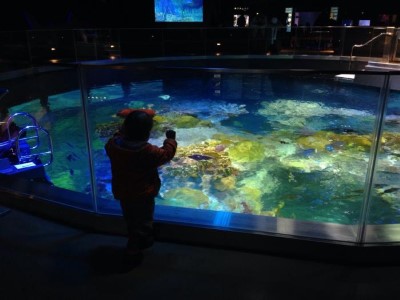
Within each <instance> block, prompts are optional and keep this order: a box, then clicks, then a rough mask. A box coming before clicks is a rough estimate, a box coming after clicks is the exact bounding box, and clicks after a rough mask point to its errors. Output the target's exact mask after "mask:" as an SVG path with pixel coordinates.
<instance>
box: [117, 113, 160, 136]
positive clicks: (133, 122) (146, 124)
mask: <svg viewBox="0 0 400 300" xmlns="http://www.w3.org/2000/svg"><path fill="white" fill-rule="evenodd" d="M152 128H153V118H152V116H150V115H149V114H147V113H145V112H144V111H133V112H131V113H130V114H128V115H127V116H126V118H125V121H124V123H123V125H122V132H123V134H124V135H125V137H126V139H128V140H138V141H147V140H148V139H149V138H150V131H151V129H152Z"/></svg>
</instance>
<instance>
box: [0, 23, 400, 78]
mask: <svg viewBox="0 0 400 300" xmlns="http://www.w3.org/2000/svg"><path fill="white" fill-rule="evenodd" d="M398 31H399V30H398V29H397V28H393V27H391V28H390V27H358V26H350V27H344V26H324V27H302V26H299V27H292V28H289V29H288V28H287V27H284V26H281V27H263V28H253V27H250V28H233V27H229V28H222V27H218V28H122V29H72V30H29V31H13V32H0V40H1V43H2V45H3V46H2V47H1V48H0V60H1V61H2V67H0V71H8V70H13V69H18V68H23V67H26V66H32V65H33V66H37V65H43V64H48V63H57V62H62V63H74V62H80V61H87V60H113V59H117V58H122V59H132V58H143V57H165V56H223V55H331V56H351V55H352V47H353V46H354V45H355V44H364V43H365V42H367V41H369V40H371V39H373V38H374V37H376V36H378V35H381V34H386V33H387V32H391V33H393V34H392V35H390V36H389V35H388V36H386V38H383V39H378V40H377V41H376V42H374V43H371V44H369V45H368V46H367V47H363V48H360V49H357V51H356V52H357V53H353V55H356V56H357V57H363V58H366V59H368V60H374V61H385V62H390V61H398V60H400V59H399V58H398V56H400V54H398V53H399V51H398V50H397V44H398V43H397V40H398V39H399V34H397V33H398Z"/></svg>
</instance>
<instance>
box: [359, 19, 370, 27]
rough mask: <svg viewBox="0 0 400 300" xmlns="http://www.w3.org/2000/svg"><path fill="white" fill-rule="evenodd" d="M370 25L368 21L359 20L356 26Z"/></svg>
mask: <svg viewBox="0 0 400 300" xmlns="http://www.w3.org/2000/svg"><path fill="white" fill-rule="evenodd" d="M370 24H371V22H370V20H359V21H358V26H369V25H370Z"/></svg>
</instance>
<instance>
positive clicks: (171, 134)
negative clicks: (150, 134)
mask: <svg viewBox="0 0 400 300" xmlns="http://www.w3.org/2000/svg"><path fill="white" fill-rule="evenodd" d="M165 136H166V137H167V139H173V140H174V139H175V138H176V132H175V131H173V130H172V129H168V130H167V132H166V133H165Z"/></svg>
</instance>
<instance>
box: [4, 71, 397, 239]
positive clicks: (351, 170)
mask: <svg viewBox="0 0 400 300" xmlns="http://www.w3.org/2000/svg"><path fill="white" fill-rule="evenodd" d="M138 72H139V73H138ZM129 74H130V73H126V74H122V71H121V70H120V69H118V68H115V69H113V68H105V69H104V70H103V69H101V70H98V69H95V70H93V69H91V68H87V69H85V70H84V75H83V77H84V78H90V80H89V79H87V82H90V84H89V83H88V84H87V86H84V87H83V88H81V89H79V88H78V89H73V90H68V91H64V92H62V93H56V94H51V95H49V96H48V98H47V101H46V103H45V104H44V103H43V100H41V99H38V98H34V99H24V100H25V101H22V102H23V103H20V104H18V105H14V106H12V107H10V108H9V110H10V113H17V112H25V113H28V114H30V115H32V116H34V117H35V118H36V120H37V122H38V124H39V125H40V127H41V128H43V129H45V130H46V132H48V133H49V134H50V136H51V138H52V148H53V154H52V155H53V156H52V163H51V164H49V165H46V166H45V170H46V175H47V178H48V179H49V185H51V186H54V187H57V188H60V189H62V190H67V191H73V192H75V193H76V194H79V195H86V196H87V197H83V198H82V199H84V200H81V199H80V198H79V197H75V198H70V199H68V200H67V202H65V203H62V204H66V205H69V206H74V207H77V208H83V209H88V210H94V211H97V212H100V213H106V214H107V213H110V214H120V211H119V203H118V202H117V201H115V200H114V199H113V196H112V193H111V173H110V163H109V160H108V157H107V156H106V154H105V150H104V145H105V143H106V141H107V140H108V139H109V138H110V137H111V136H112V135H113V134H114V133H115V132H116V131H117V130H118V129H119V127H120V125H121V124H122V121H123V118H122V117H121V116H120V114H119V113H118V112H119V111H121V110H123V109H125V108H151V109H153V110H155V112H156V116H155V117H154V121H155V124H154V128H153V131H152V133H151V137H150V143H153V144H156V145H159V146H161V145H162V142H163V139H164V136H165V131H166V130H167V129H174V130H175V131H176V132H177V141H178V150H177V154H176V156H175V158H174V159H173V160H172V161H171V162H170V163H169V164H167V165H165V166H162V167H160V169H159V173H160V177H161V179H162V188H161V191H160V194H159V196H158V197H157V199H156V204H157V207H158V209H161V208H170V209H173V208H177V209H179V210H183V211H185V210H186V209H187V210H188V211H197V212H224V213H229V214H232V215H235V216H245V217H246V218H247V217H252V218H253V219H251V220H253V221H252V222H255V221H254V220H258V219H257V218H267V219H274V220H275V219H282V220H284V219H286V220H294V221H300V222H310V223H311V224H317V226H316V227H317V228H318V224H333V225H338V226H342V225H343V226H350V228H352V227H351V226H358V225H360V224H363V223H365V224H369V225H374V226H375V225H376V226H379V225H391V224H392V225H396V224H399V223H400V201H399V193H400V185H399V170H400V148H399V145H400V143H399V141H400V134H399V126H400V92H399V91H398V90H396V89H388V90H385V86H384V83H383V81H379V80H378V81H377V80H372V82H374V84H372V85H369V84H365V82H366V81H368V79H370V78H369V75H368V74H365V75H364V74H362V75H361V74H359V75H356V78H355V79H354V80H341V79H340V77H339V76H337V75H338V74H329V73H328V74H324V73H315V72H310V73H307V72H303V73H296V72H288V71H287V72H278V73H277V72H268V71H267V70H263V71H260V70H258V71H257V72H248V71H247V72H245V71H241V70H230V71H226V70H224V69H220V70H211V69H199V70H192V71H184V70H183V71H182V70H179V71H171V70H165V71H163V72H160V71H157V72H154V74H150V75H149V74H148V73H146V74H144V75H143V76H141V75H140V71H135V76H130V75H129ZM104 77H107V78H109V79H110V80H109V81H108V82H107V83H101V84H100V83H99V82H100V81H99V82H97V78H104ZM380 77H383V75H382V76H380ZM357 78H358V80H357ZM374 78H375V77H374ZM364 79H366V80H364ZM398 79H399V78H398V76H394V75H393V76H392V81H393V80H398ZM385 91H388V92H387V93H385ZM382 112H383V113H382ZM39 125H38V126H39ZM88 199H89V200H88ZM90 199H95V201H94V203H95V204H93V202H92V201H91V200H90ZM55 201H57V200H55ZM171 217H172V218H173V214H172V215H171ZM254 218H256V219H254ZM191 222H194V223H196V220H191ZM246 226H247V225H246ZM248 226H250V227H251V226H253V225H251V224H250V225H249V224H248ZM266 230H267V231H268V230H269V229H266ZM352 234H354V236H355V235H356V233H352ZM351 239H355V237H351Z"/></svg>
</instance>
